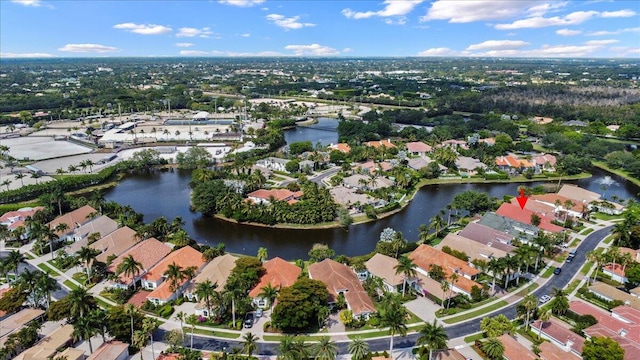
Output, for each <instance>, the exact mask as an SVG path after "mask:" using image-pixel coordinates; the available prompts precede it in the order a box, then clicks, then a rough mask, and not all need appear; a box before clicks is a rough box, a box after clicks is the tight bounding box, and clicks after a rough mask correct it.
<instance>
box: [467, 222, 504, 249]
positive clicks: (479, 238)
mask: <svg viewBox="0 0 640 360" xmlns="http://www.w3.org/2000/svg"><path fill="white" fill-rule="evenodd" d="M458 235H460V236H462V237H465V238H467V239H470V240H473V241H476V242H479V243H481V244H485V245H489V246H492V247H495V248H496V249H500V250H502V251H506V252H508V253H511V252H513V251H514V250H515V248H516V247H515V246H513V245H511V241H512V240H513V238H514V237H513V235H510V234H507V233H505V232H502V231H500V230H496V229H494V228H491V227H488V226H485V225H482V224H480V223H477V222H472V223H468V224H467V226H465V227H464V229H462V231H460V232H459V233H458Z"/></svg>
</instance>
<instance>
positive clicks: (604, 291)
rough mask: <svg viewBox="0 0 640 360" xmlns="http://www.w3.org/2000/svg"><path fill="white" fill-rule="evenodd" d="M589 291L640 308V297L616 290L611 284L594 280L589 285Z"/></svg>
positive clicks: (602, 297)
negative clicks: (593, 282)
mask: <svg viewBox="0 0 640 360" xmlns="http://www.w3.org/2000/svg"><path fill="white" fill-rule="evenodd" d="M589 292H591V293H593V294H594V295H596V296H598V297H599V298H601V299H604V300H606V301H613V300H620V301H622V302H624V304H625V305H629V306H630V307H632V308H634V309H636V310H640V298H638V297H635V296H633V295H631V294H628V293H626V292H624V291H622V290H618V289H616V288H615V287H613V286H611V285H608V284H605V283H601V282H596V283H595V284H593V285H591V286H589Z"/></svg>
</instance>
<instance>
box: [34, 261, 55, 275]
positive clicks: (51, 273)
mask: <svg viewBox="0 0 640 360" xmlns="http://www.w3.org/2000/svg"><path fill="white" fill-rule="evenodd" d="M38 267H39V268H40V269H42V270H43V271H44V272H46V273H47V274H49V275H51V276H58V273H57V272H56V271H55V270H53V269H52V268H50V267H49V266H47V264H45V263H41V264H38Z"/></svg>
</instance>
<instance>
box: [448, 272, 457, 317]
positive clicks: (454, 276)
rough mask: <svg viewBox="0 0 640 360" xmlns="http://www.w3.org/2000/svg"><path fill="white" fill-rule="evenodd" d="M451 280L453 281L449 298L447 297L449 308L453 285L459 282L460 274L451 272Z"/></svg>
mask: <svg viewBox="0 0 640 360" xmlns="http://www.w3.org/2000/svg"><path fill="white" fill-rule="evenodd" d="M449 282H450V283H451V287H450V288H449V298H448V299H447V309H448V308H449V305H451V293H452V292H453V287H454V286H455V285H456V283H457V282H458V274H456V273H451V275H449Z"/></svg>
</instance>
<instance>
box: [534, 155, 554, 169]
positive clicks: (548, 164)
mask: <svg viewBox="0 0 640 360" xmlns="http://www.w3.org/2000/svg"><path fill="white" fill-rule="evenodd" d="M531 161H533V166H535V168H536V172H537V173H540V172H542V171H555V169H556V164H557V163H558V159H557V158H556V157H555V156H554V155H551V154H538V155H534V156H532V157H531Z"/></svg>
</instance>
